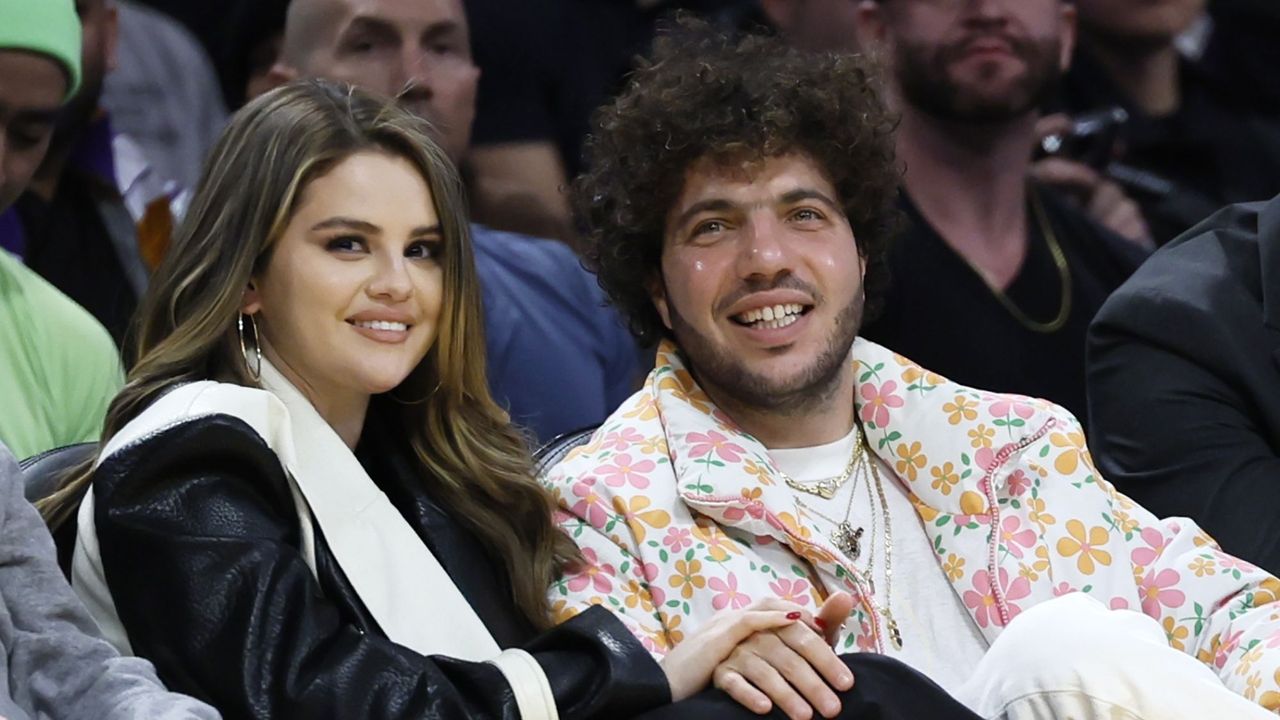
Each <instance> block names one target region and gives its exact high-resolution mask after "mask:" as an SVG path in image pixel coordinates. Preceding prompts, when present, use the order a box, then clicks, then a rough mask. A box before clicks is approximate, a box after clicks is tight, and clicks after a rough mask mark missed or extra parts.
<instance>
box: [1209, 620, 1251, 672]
mask: <svg viewBox="0 0 1280 720" xmlns="http://www.w3.org/2000/svg"><path fill="white" fill-rule="evenodd" d="M1243 636H1244V630H1237V631H1235V632H1234V633H1231V634H1229V635H1227V636H1226V637H1225V638H1223V640H1222V644H1221V645H1219V646H1218V652H1217V653H1215V654H1214V656H1213V665H1214V667H1216V668H1218V669H1219V670H1221V669H1222V667H1223V666H1224V665H1226V664H1227V658H1229V657H1231V653H1233V652H1235V651H1236V648H1238V647H1240V638H1242V637H1243Z"/></svg>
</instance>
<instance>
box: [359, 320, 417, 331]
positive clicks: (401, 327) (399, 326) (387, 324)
mask: <svg viewBox="0 0 1280 720" xmlns="http://www.w3.org/2000/svg"><path fill="white" fill-rule="evenodd" d="M352 325H355V326H357V327H362V328H368V329H370V330H394V331H397V332H404V331H406V330H408V329H409V326H408V325H405V324H404V323H402V322H391V321H389V320H362V321H360V322H356V323H352Z"/></svg>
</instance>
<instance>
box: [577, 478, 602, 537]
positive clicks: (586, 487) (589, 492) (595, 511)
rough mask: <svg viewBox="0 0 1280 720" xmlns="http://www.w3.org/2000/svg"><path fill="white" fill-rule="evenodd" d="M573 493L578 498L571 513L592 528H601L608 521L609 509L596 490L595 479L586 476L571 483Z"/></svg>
mask: <svg viewBox="0 0 1280 720" xmlns="http://www.w3.org/2000/svg"><path fill="white" fill-rule="evenodd" d="M573 494H574V495H575V496H577V497H578V498H579V500H578V501H577V502H576V503H574V505H573V514H574V515H577V516H578V517H580V518H585V519H586V521H587V522H588V523H589V524H590V525H591V527H594V528H597V529H599V528H603V527H604V525H605V523H607V522H609V509H608V508H607V507H605V504H604V499H603V498H601V497H600V494H599V493H597V492H596V479H595V478H594V477H588V478H587V479H586V480H581V481H579V482H576V483H574V484H573Z"/></svg>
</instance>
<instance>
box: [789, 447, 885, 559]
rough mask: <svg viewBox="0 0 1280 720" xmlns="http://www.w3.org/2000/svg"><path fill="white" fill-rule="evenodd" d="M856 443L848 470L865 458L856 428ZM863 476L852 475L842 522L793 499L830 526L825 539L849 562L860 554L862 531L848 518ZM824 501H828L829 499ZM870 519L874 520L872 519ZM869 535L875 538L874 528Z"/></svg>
mask: <svg viewBox="0 0 1280 720" xmlns="http://www.w3.org/2000/svg"><path fill="white" fill-rule="evenodd" d="M855 427H856V426H855ZM856 442H857V444H856V445H854V449H853V455H852V456H851V457H850V461H849V467H850V468H854V467H857V466H858V461H859V460H860V459H862V458H863V457H864V456H865V448H866V445H864V444H863V442H862V429H861V428H858V437H857V440H856ZM863 474H864V473H854V474H853V485H852V487H851V489H850V490H849V502H848V503H847V504H846V505H845V508H844V519H843V520H836V519H835V518H833V517H831V516H829V515H827V514H826V513H823V512H821V511H819V510H818V509H817V508H815V507H813V506H811V505H809V504H808V503H806V502H804V501H803V500H801V499H800V498H796V499H795V501H796V504H797V505H799V506H800V507H802V508H804V509H805V510H808V511H809V512H811V513H813V514H814V515H817V516H818V517H820V518H822V519H823V520H826V521H827V522H828V523H830V524H831V528H832V529H831V532H830V533H828V534H827V538H828V539H829V540H831V542H832V543H833V544H834V545H835V546H836V547H837V548H840V551H841V552H843V553H844V554H845V555H847V556H848V557H849V559H850V560H857V559H858V556H859V555H861V554H862V535H863V533H864V530H863V529H862V528H860V527H859V528H855V527H853V525H851V524H849V516H850V515H852V514H853V499H854V497H856V496H857V494H858V481H859V480H861V479H862V475H863ZM826 499H828V500H829V499H830V498H826ZM872 519H873V520H874V518H872ZM871 534H872V536H873V537H874V536H875V528H874V526H873V528H872V531H871Z"/></svg>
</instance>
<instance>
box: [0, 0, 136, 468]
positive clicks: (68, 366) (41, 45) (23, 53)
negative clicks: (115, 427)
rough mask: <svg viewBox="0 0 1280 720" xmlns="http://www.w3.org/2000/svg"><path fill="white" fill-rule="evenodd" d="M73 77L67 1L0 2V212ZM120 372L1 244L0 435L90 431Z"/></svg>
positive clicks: (80, 317) (58, 440)
mask: <svg viewBox="0 0 1280 720" xmlns="http://www.w3.org/2000/svg"><path fill="white" fill-rule="evenodd" d="M37 10H38V11H37ZM79 78H80V28H79V24H78V23H77V21H76V17H75V15H74V13H73V11H72V5H71V2H70V0H47V1H46V0H21V1H17V0H15V1H14V2H6V3H5V4H4V5H0V212H3V211H4V210H5V208H7V207H9V206H10V205H11V204H12V203H13V202H14V200H16V199H17V198H18V197H19V196H20V195H21V194H22V192H23V190H24V189H25V187H26V186H27V183H28V182H30V180H31V178H32V176H33V175H34V174H35V172H36V169H37V168H38V167H40V163H41V160H42V158H43V157H44V153H45V150H46V148H48V146H49V139H50V136H51V135H52V134H53V132H54V123H55V122H56V118H57V115H58V109H59V107H60V106H61V105H62V103H63V102H64V101H65V100H66V99H67V97H69V96H70V95H71V94H72V93H73V92H74V91H75V88H76V85H77V84H78V83H79ZM121 381H122V376H121V371H120V362H119V360H118V359H117V355H116V348H115V345H114V344H113V343H112V342H111V338H110V336H108V335H107V333H106V331H105V330H104V329H103V327H102V325H100V324H99V323H98V322H97V321H96V320H94V319H93V317H92V316H90V315H89V314H88V313H87V312H85V311H84V310H83V309H82V308H80V307H79V306H78V305H76V304H75V303H74V302H72V301H71V300H69V299H68V298H67V297H66V296H65V295H63V294H62V293H61V292H59V291H58V290H57V289H56V288H54V287H53V286H52V285H50V284H49V283H47V282H46V281H44V280H43V279H42V278H40V276H38V275H37V274H36V273H35V272H33V271H32V270H30V269H29V268H27V267H25V266H24V265H23V264H22V262H21V261H20V260H18V258H16V257H14V256H13V255H12V254H10V253H9V252H8V248H7V247H0V408H3V410H2V411H0V442H4V443H6V444H7V445H9V447H10V448H11V449H12V450H13V452H15V453H17V454H18V455H19V456H21V457H27V456H31V455H35V454H37V453H40V452H43V451H45V450H49V449H51V448H55V447H60V446H62V445H69V444H72V443H78V442H86V441H89V440H96V439H97V438H98V433H99V432H100V431H101V428H102V420H103V418H104V416H105V415H106V409H107V404H108V403H109V402H111V398H112V397H114V396H115V393H116V391H117V390H119V388H120V384H121Z"/></svg>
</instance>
